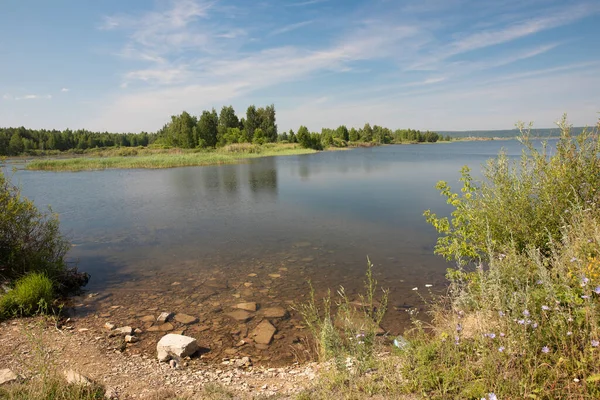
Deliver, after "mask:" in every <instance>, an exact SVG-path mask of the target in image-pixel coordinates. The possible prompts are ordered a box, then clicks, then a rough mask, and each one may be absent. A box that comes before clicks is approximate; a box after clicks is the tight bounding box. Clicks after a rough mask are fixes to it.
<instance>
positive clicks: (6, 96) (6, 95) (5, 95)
mask: <svg viewBox="0 0 600 400" xmlns="http://www.w3.org/2000/svg"><path fill="white" fill-rule="evenodd" d="M2 99H4V100H11V99H12V96H11V95H10V94H8V93H6V94H3V95H2Z"/></svg>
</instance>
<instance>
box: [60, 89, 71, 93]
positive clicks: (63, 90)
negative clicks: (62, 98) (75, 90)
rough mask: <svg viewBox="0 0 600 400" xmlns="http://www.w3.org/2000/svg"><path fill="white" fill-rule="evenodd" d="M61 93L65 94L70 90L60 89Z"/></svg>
mask: <svg viewBox="0 0 600 400" xmlns="http://www.w3.org/2000/svg"><path fill="white" fill-rule="evenodd" d="M60 91H61V92H63V93H66V92H68V91H69V88H62V89H60Z"/></svg>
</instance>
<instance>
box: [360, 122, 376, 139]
mask: <svg viewBox="0 0 600 400" xmlns="http://www.w3.org/2000/svg"><path fill="white" fill-rule="evenodd" d="M360 138H361V140H362V141H363V142H370V141H372V140H373V128H371V125H370V124H369V123H366V124H365V127H364V128H363V130H362V134H361V137H360Z"/></svg>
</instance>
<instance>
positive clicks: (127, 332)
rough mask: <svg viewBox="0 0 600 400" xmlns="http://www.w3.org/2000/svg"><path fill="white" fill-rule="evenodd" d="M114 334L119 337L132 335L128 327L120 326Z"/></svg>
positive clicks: (130, 328)
mask: <svg viewBox="0 0 600 400" xmlns="http://www.w3.org/2000/svg"><path fill="white" fill-rule="evenodd" d="M116 332H118V333H120V334H121V335H132V334H133V328H132V327H130V326H122V327H121V328H117V329H116Z"/></svg>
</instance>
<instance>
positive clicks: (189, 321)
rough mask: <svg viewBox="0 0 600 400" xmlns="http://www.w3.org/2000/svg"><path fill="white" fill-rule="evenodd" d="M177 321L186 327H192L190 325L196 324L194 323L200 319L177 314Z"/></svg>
mask: <svg viewBox="0 0 600 400" xmlns="http://www.w3.org/2000/svg"><path fill="white" fill-rule="evenodd" d="M175 321H177V322H179V323H181V324H184V325H190V324H194V323H196V322H198V318H196V317H192V316H191V315H187V314H176V315H175Z"/></svg>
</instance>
